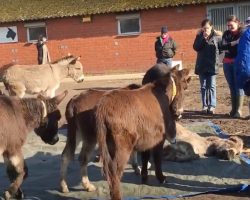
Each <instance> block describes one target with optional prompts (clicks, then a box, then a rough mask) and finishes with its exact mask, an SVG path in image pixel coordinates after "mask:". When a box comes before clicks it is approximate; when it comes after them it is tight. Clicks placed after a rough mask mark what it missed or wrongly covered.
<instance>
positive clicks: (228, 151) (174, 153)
mask: <svg viewBox="0 0 250 200" xmlns="http://www.w3.org/2000/svg"><path fill="white" fill-rule="evenodd" d="M176 130H177V134H176V139H177V142H176V144H168V145H166V146H165V147H164V153H163V154H164V159H165V160H170V161H176V162H183V161H190V160H194V159H198V158H200V157H202V156H216V157H218V158H220V159H224V160H232V159H234V158H235V157H236V155H238V154H240V153H241V152H242V151H243V141H242V140H241V139H240V138H239V137H237V136H231V137H230V138H229V139H221V138H219V137H218V136H209V137H201V136H200V135H198V134H197V133H194V132H192V131H189V130H188V129H186V128H184V127H183V126H182V125H180V124H179V123H177V124H176Z"/></svg>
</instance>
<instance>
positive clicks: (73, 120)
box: [60, 84, 140, 193]
mask: <svg viewBox="0 0 250 200" xmlns="http://www.w3.org/2000/svg"><path fill="white" fill-rule="evenodd" d="M139 87H140V86H139V85H136V84H131V85H129V86H127V87H126V88H124V89H137V88H139ZM107 92H108V91H105V90H94V89H90V90H88V91H85V92H82V93H81V94H79V95H75V96H74V97H73V98H72V99H71V100H70V101H69V102H68V104H67V106H66V112H65V116H66V120H67V123H68V132H67V142H66V145H65V148H64V150H63V152H62V160H61V172H60V173H61V180H60V189H61V191H62V192H64V193H66V192H69V189H68V185H67V182H66V174H67V168H68V165H69V162H70V161H72V160H73V159H74V154H75V150H76V147H77V146H78V144H79V143H80V141H82V147H81V152H80V154H79V162H80V166H81V178H82V185H83V188H84V189H85V190H87V191H88V192H91V191H95V190H96V188H95V186H94V185H93V184H92V183H91V182H90V181H89V178H88V172H87V164H88V162H89V159H90V156H91V155H92V153H93V151H94V149H95V146H96V144H97V136H96V132H95V118H94V111H93V108H94V107H95V105H96V104H97V103H98V101H99V100H100V99H101V97H102V96H103V95H104V94H105V93H107ZM132 162H133V163H132V166H133V168H134V170H135V171H136V173H139V172H138V170H139V166H138V163H137V159H136V157H133V160H132Z"/></svg>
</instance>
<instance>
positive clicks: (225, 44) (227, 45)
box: [219, 32, 239, 51]
mask: <svg viewBox="0 0 250 200" xmlns="http://www.w3.org/2000/svg"><path fill="white" fill-rule="evenodd" d="M226 34H227V33H226V32H224V34H223V36H222V40H221V42H220V43H219V49H220V50H221V51H225V50H229V49H230V48H231V47H232V46H235V45H237V44H238V43H239V40H235V41H231V42H228V41H226Z"/></svg>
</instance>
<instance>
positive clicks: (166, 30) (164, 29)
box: [161, 26, 168, 34]
mask: <svg viewBox="0 0 250 200" xmlns="http://www.w3.org/2000/svg"><path fill="white" fill-rule="evenodd" d="M167 32H168V28H167V26H163V27H161V34H163V33H167Z"/></svg>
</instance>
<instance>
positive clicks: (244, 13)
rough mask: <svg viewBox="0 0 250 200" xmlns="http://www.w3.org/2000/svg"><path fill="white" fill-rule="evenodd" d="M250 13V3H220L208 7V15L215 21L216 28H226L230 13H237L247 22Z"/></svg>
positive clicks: (221, 29) (242, 20) (240, 18)
mask: <svg viewBox="0 0 250 200" xmlns="http://www.w3.org/2000/svg"><path fill="white" fill-rule="evenodd" d="M249 13H250V3H235V4H220V5H211V6H208V7H207V16H208V18H209V19H211V21H212V22H213V25H214V28H215V29H216V30H220V31H225V30H226V28H227V27H226V20H227V17H228V16H229V15H236V16H237V17H238V18H239V20H240V21H241V22H245V20H246V18H247V17H248V15H249Z"/></svg>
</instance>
